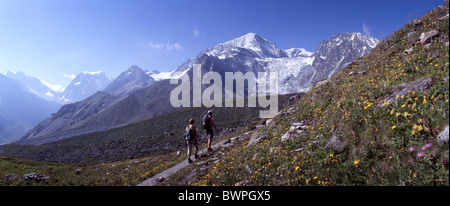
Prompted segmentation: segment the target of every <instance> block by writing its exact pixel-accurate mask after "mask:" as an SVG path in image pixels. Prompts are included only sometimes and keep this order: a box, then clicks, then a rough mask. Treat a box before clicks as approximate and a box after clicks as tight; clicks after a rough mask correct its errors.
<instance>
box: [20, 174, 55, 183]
mask: <svg viewBox="0 0 450 206" xmlns="http://www.w3.org/2000/svg"><path fill="white" fill-rule="evenodd" d="M23 179H24V180H26V181H33V182H43V181H46V180H48V179H49V177H48V176H44V175H42V174H40V173H37V172H32V173H28V174H24V175H23Z"/></svg>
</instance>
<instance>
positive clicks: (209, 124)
mask: <svg viewBox="0 0 450 206" xmlns="http://www.w3.org/2000/svg"><path fill="white" fill-rule="evenodd" d="M203 128H204V129H205V130H206V135H208V151H212V148H211V142H212V139H213V136H214V131H213V128H214V129H215V130H216V132H217V134H219V130H218V129H217V127H216V124H215V123H214V118H213V111H212V110H209V111H208V113H207V114H206V115H205V116H204V117H203Z"/></svg>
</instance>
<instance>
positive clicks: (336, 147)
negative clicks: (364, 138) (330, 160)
mask: <svg viewBox="0 0 450 206" xmlns="http://www.w3.org/2000/svg"><path fill="white" fill-rule="evenodd" d="M325 149H331V150H333V151H335V152H342V150H343V149H344V144H343V143H342V141H341V140H339V138H338V137H337V136H336V135H333V136H332V137H331V139H330V141H329V142H328V143H327V144H326V145H325Z"/></svg>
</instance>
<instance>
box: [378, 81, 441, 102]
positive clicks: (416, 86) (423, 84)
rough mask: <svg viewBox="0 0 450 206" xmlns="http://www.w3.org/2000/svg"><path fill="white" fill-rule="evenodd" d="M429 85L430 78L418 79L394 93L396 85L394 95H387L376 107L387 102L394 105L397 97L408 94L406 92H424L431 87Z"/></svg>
mask: <svg viewBox="0 0 450 206" xmlns="http://www.w3.org/2000/svg"><path fill="white" fill-rule="evenodd" d="M403 85H404V84H401V86H403ZM431 85H433V79H432V78H427V79H424V78H420V79H416V80H414V81H412V82H411V83H409V84H408V85H406V86H405V87H404V88H403V89H402V90H400V91H397V92H395V90H396V89H395V88H398V86H399V85H397V86H396V87H395V88H394V93H392V94H391V95H389V96H388V97H386V99H385V101H380V103H379V104H378V106H382V104H383V103H384V102H389V103H394V102H397V98H396V97H397V96H402V95H405V94H408V90H409V91H411V92H412V91H419V92H421V91H424V90H426V89H428V88H430V87H431Z"/></svg>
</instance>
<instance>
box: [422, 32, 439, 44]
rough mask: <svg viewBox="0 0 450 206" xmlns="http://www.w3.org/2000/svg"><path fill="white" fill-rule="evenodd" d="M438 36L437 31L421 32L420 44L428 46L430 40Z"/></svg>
mask: <svg viewBox="0 0 450 206" xmlns="http://www.w3.org/2000/svg"><path fill="white" fill-rule="evenodd" d="M438 34H439V32H438V31H437V30H435V29H434V30H431V31H429V32H423V33H422V34H421V35H420V43H422V44H428V43H430V42H431V40H432V39H433V38H434V37H436V36H437V35H438Z"/></svg>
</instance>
